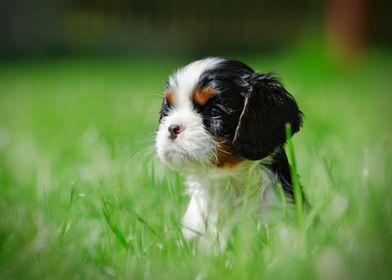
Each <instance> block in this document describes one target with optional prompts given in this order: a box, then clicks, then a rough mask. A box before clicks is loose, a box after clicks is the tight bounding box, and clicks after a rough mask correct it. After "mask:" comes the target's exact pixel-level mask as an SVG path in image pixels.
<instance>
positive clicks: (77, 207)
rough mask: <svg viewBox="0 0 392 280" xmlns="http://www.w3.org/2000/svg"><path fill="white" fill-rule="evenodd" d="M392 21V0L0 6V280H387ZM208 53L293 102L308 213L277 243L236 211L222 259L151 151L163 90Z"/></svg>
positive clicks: (278, 231)
mask: <svg viewBox="0 0 392 280" xmlns="http://www.w3.org/2000/svg"><path fill="white" fill-rule="evenodd" d="M391 12H392V1H390V0H374V1H371V0H323V1H316V0H297V1H294V0H242V1H234V0H226V1H223V0H214V1H209V0H199V1H186V0H167V1H160V0H150V1H143V0H1V1H0V216H1V218H0V279H48V278H51V279H80V278H82V279H113V278H118V279H138V278H143V279H165V278H168V279H175V278H179V279H259V278H263V277H260V275H264V276H265V277H264V278H267V279H312V278H315V279H351V278H352V279H371V278H375V277H376V278H377V276H384V277H378V278H380V279H392V278H391V275H392V271H391V265H390V264H391V263H392V261H391V260H392V254H391V252H390V251H391V250H390V248H392V204H391V201H392V188H391V185H392V173H391V172H390V171H391V170H392V153H391V151H392V149H391V146H392V129H391V124H390V121H391V120H392V110H391V109H390V107H391V105H390V104H392V98H391V86H390V80H391V75H392V20H391ZM211 55H217V56H228V57H232V58H236V59H239V60H242V61H244V62H245V63H247V64H249V65H250V66H251V67H253V68H254V69H257V70H258V71H260V72H270V71H272V72H275V73H277V75H278V76H279V77H280V78H281V79H282V81H283V82H284V84H285V87H286V88H287V89H288V90H289V92H290V93H292V94H293V96H294V97H295V98H296V100H297V102H298V104H299V107H300V109H301V110H302V111H303V113H304V115H305V118H304V125H303V128H302V129H301V131H300V132H299V133H298V134H296V135H295V137H294V138H293V142H294V146H295V151H296V155H297V168H298V173H299V174H300V179H301V184H302V185H303V188H304V190H305V193H306V195H307V197H308V199H309V201H310V203H311V204H312V205H313V206H314V208H313V209H314V210H312V211H313V212H312V215H309V217H306V219H307V220H306V223H304V226H303V227H296V226H293V223H285V222H283V223H282V224H280V225H279V226H278V227H276V228H275V227H272V226H271V227H270V229H271V232H269V230H268V227H264V226H260V224H259V220H258V219H253V215H244V217H247V218H246V219H243V220H242V219H241V222H242V224H240V225H239V226H238V227H237V230H233V232H234V233H235V234H236V235H235V236H237V237H234V238H232V239H231V240H230V242H231V246H228V248H227V250H226V251H225V252H224V254H221V255H219V256H206V255H204V254H200V252H199V254H197V253H195V251H196V252H197V250H196V248H195V247H192V244H188V243H186V242H185V241H184V240H183V239H182V236H181V232H180V227H181V215H182V213H183V212H184V209H185V207H186V204H187V202H188V198H187V197H186V196H185V195H184V186H183V185H182V182H183V178H181V176H179V175H178V174H176V173H173V172H169V171H168V170H165V169H163V167H162V165H161V164H159V162H158V160H156V158H155V152H154V133H155V131H156V129H157V126H158V115H159V110H160V106H161V102H162V89H163V87H164V82H165V80H166V79H167V77H168V75H169V74H170V73H171V72H172V71H173V70H175V69H177V68H178V67H181V66H183V65H185V64H186V63H189V62H190V61H192V60H193V59H196V58H201V57H204V56H211ZM315 217H319V218H320V220H321V221H322V226H323V228H322V229H321V230H315V231H313V229H314V228H317V223H316V222H315V221H316V220H317V218H315ZM233 224H235V225H237V224H236V223H233ZM310 225H311V226H310ZM264 229H265V230H264ZM164 276H166V277H164ZM168 276H174V277H168ZM175 276H177V277H175Z"/></svg>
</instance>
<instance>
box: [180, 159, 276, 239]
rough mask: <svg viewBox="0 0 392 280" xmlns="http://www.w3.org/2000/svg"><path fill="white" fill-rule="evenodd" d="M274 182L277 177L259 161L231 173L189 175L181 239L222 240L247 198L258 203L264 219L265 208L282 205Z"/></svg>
mask: <svg viewBox="0 0 392 280" xmlns="http://www.w3.org/2000/svg"><path fill="white" fill-rule="evenodd" d="M276 183H277V180H276V175H275V174H273V173H272V172H270V171H269V170H268V169H267V168H266V167H264V166H263V165H261V164H260V162H246V163H243V164H242V165H240V166H239V167H237V168H235V169H234V170H223V171H219V172H216V170H215V171H214V172H212V171H210V172H209V171H206V173H205V174H201V175H188V176H187V180H186V186H187V192H188V194H189V195H190V202H189V205H188V208H187V210H186V212H185V215H184V217H183V235H184V237H185V238H186V239H195V238H200V239H201V240H202V241H203V242H205V241H206V239H207V240H210V241H211V240H214V239H219V240H220V241H222V240H225V239H226V238H227V235H228V234H229V233H230V231H231V226H232V225H233V224H235V219H236V216H237V215H236V214H237V212H238V211H239V209H240V208H241V207H240V206H241V205H242V204H243V203H244V202H245V201H246V200H247V199H249V196H252V198H253V199H256V201H257V204H258V207H257V209H255V210H256V211H257V212H258V213H257V214H260V217H261V218H266V217H267V216H268V206H269V205H271V204H274V205H277V204H278V203H281V201H279V200H280V197H279V195H278V193H277V191H276ZM222 221H224V222H222ZM223 243H224V242H223Z"/></svg>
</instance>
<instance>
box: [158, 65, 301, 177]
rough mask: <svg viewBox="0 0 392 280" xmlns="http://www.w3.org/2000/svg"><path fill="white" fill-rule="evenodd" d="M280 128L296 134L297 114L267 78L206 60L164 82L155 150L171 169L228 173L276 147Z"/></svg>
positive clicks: (291, 102)
mask: <svg viewBox="0 0 392 280" xmlns="http://www.w3.org/2000/svg"><path fill="white" fill-rule="evenodd" d="M286 123H290V124H291V127H292V132H293V133H295V132H297V131H298V130H299V128H300V125H301V112H300V111H299V109H298V106H297V104H296V103H295V101H294V99H293V98H292V96H291V95H290V94H289V93H288V92H287V91H286V90H285V88H284V87H283V86H282V85H281V84H280V83H279V82H278V81H277V80H276V79H275V78H274V77H273V76H271V75H269V74H266V75H264V74H260V73H257V72H255V71H254V70H253V69H252V68H250V67H249V66H247V65H245V64H244V63H242V62H239V61H235V60H229V59H222V58H207V59H203V60H198V61H195V62H193V63H191V64H189V65H187V66H185V67H183V68H181V69H179V70H178V71H176V72H175V73H174V74H173V75H171V76H170V78H169V80H168V82H167V85H166V88H165V92H164V97H163V102H162V109H161V112H160V125H159V129H158V132H157V136H156V149H157V153H158V156H159V158H160V159H161V160H162V161H163V162H164V163H166V164H168V165H169V166H171V167H173V168H175V169H179V170H186V169H189V168H193V167H200V166H204V167H218V168H230V167H234V166H236V165H237V164H238V163H240V162H242V161H244V160H259V159H263V158H264V157H266V156H268V155H269V154H270V153H272V152H273V151H274V149H275V148H276V147H278V146H280V145H282V144H283V143H284V142H285V124H286Z"/></svg>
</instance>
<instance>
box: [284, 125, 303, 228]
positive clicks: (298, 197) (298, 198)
mask: <svg viewBox="0 0 392 280" xmlns="http://www.w3.org/2000/svg"><path fill="white" fill-rule="evenodd" d="M291 138H292V133H291V125H290V123H286V140H287V146H286V148H287V152H288V157H289V159H290V162H291V164H290V174H291V182H292V184H293V189H294V201H295V205H296V213H297V218H298V222H299V223H300V224H302V220H303V197H302V190H301V186H300V183H299V179H298V173H297V163H296V160H295V153H294V146H293V142H292V140H291Z"/></svg>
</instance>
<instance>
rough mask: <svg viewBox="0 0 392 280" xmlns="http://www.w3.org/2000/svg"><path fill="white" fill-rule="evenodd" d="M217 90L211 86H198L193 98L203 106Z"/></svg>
mask: <svg viewBox="0 0 392 280" xmlns="http://www.w3.org/2000/svg"><path fill="white" fill-rule="evenodd" d="M215 93H216V92H215V90H214V89H213V88H210V87H205V88H197V89H195V91H194V92H193V94H192V100H193V101H194V102H195V103H197V104H199V105H201V106H203V105H205V104H206V103H207V102H208V100H209V99H210V98H211V97H212V96H214V95H215Z"/></svg>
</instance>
